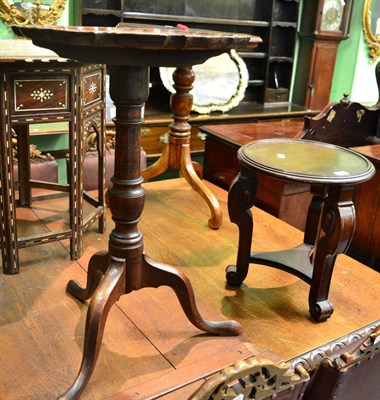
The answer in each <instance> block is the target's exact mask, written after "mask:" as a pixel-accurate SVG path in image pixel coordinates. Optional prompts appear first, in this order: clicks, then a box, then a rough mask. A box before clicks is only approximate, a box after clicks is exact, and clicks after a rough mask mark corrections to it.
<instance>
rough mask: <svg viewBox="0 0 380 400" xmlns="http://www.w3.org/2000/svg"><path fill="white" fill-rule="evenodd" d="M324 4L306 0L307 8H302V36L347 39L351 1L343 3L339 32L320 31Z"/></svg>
mask: <svg viewBox="0 0 380 400" xmlns="http://www.w3.org/2000/svg"><path fill="white" fill-rule="evenodd" d="M325 3H326V0H307V7H305V6H304V12H303V13H302V20H301V27H300V31H301V32H302V35H313V36H317V37H320V38H332V39H337V40H339V39H340V40H344V39H347V38H348V35H349V31H350V24H351V15H352V12H351V11H352V10H351V8H352V7H353V1H351V0H346V1H345V3H346V4H345V6H344V9H343V15H342V22H341V25H340V30H339V31H323V30H322V28H321V25H322V16H323V6H324V4H325Z"/></svg>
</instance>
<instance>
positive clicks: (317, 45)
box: [294, 0, 353, 110]
mask: <svg viewBox="0 0 380 400" xmlns="http://www.w3.org/2000/svg"><path fill="white" fill-rule="evenodd" d="M351 3H353V1H351V0H307V1H304V9H303V13H302V20H301V29H300V50H299V57H298V62H297V72H296V81H295V86H294V102H296V103H299V104H303V105H305V106H306V107H308V108H311V109H314V110H319V109H321V108H323V107H324V106H325V105H326V104H327V103H328V102H329V98H330V91H331V85H332V79H333V74H334V67H335V61H336V54H337V51H338V46H339V43H340V42H341V41H342V40H345V39H347V38H348V34H349V27H350V19H351V14H352V7H353V4H351Z"/></svg>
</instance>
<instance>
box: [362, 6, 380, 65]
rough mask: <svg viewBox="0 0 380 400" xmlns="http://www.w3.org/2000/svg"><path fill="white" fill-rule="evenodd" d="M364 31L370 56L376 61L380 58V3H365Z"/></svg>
mask: <svg viewBox="0 0 380 400" xmlns="http://www.w3.org/2000/svg"><path fill="white" fill-rule="evenodd" d="M363 30H364V37H365V40H366V42H367V45H368V49H369V54H370V56H371V57H372V59H373V61H376V59H377V57H379V56H380V1H378V0H374V1H372V0H365V1H364V8H363Z"/></svg>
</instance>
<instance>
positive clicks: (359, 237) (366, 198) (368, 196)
mask: <svg viewBox="0 0 380 400" xmlns="http://www.w3.org/2000/svg"><path fill="white" fill-rule="evenodd" d="M353 150H355V151H357V152H359V153H360V154H362V155H364V156H365V157H368V159H369V160H370V161H371V162H372V164H373V165H374V166H375V168H376V174H375V176H374V177H373V178H372V179H371V180H369V181H368V182H365V183H364V184H363V185H362V186H361V187H360V188H359V190H358V193H357V195H356V198H355V206H356V211H357V224H356V228H355V233H354V240H353V245H354V246H356V247H358V248H359V249H361V251H364V252H365V253H366V254H372V257H371V258H372V259H368V260H366V262H367V263H368V264H369V265H373V266H374V268H375V269H377V270H378V271H380V144H376V145H372V146H360V147H354V148H353ZM353 250H355V248H354V249H353Z"/></svg>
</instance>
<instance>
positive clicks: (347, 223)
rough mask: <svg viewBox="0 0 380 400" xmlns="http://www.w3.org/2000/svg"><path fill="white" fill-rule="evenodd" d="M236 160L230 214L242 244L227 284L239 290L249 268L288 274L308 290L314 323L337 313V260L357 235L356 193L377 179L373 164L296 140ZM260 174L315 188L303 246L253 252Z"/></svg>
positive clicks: (261, 144)
mask: <svg viewBox="0 0 380 400" xmlns="http://www.w3.org/2000/svg"><path fill="white" fill-rule="evenodd" d="M238 159H239V161H240V164H241V171H240V173H239V174H238V176H237V177H236V178H235V180H234V182H233V183H232V185H231V188H230V190H229V193H228V212H229V217H230V219H231V221H232V222H234V223H236V224H237V225H238V228H239V245H238V253H237V262H236V265H229V266H228V267H227V270H226V272H227V273H226V279H227V282H228V284H229V285H231V286H240V285H241V284H242V282H243V281H244V279H245V278H246V276H247V274H248V267H249V264H251V263H256V264H262V265H268V266H270V267H274V268H278V269H281V270H284V271H287V272H289V273H291V274H293V275H296V276H298V277H299V278H301V279H302V280H304V281H305V282H306V283H308V284H309V285H310V291H309V311H310V314H311V316H312V317H313V318H314V319H315V320H316V321H323V320H326V319H327V318H329V317H330V316H331V314H332V313H333V306H332V304H331V302H330V301H329V300H328V293H329V289H330V282H331V278H332V273H333V268H334V264H335V259H336V257H337V256H338V254H340V253H344V252H345V251H346V250H347V249H348V247H349V245H350V242H351V240H352V237H353V233H354V227H355V207H354V204H353V196H354V192H355V189H356V187H357V186H358V185H359V184H360V183H362V182H364V181H366V180H368V179H370V178H371V177H372V176H373V175H374V173H375V169H374V167H373V165H372V164H371V162H370V161H369V160H367V159H366V158H365V157H363V156H362V155H360V154H359V153H356V152H354V151H352V150H349V149H346V148H343V147H338V146H334V145H331V144H326V143H320V142H314V141H308V140H296V139H266V140H259V141H255V142H251V143H249V144H247V145H245V146H243V147H241V148H240V149H239V151H238ZM258 174H266V175H269V176H272V177H275V178H277V179H280V180H284V181H290V182H303V183H308V184H310V185H311V189H310V190H311V194H312V195H313V197H312V200H311V203H310V206H309V210H308V215H307V220H306V227H305V234H304V242H303V243H302V244H300V245H299V246H297V247H295V248H293V249H289V250H283V251H275V252H260V253H258V252H252V253H251V242H252V234H253V218H252V213H251V211H250V208H251V207H252V206H253V205H254V203H255V196H256V190H257V180H258Z"/></svg>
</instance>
